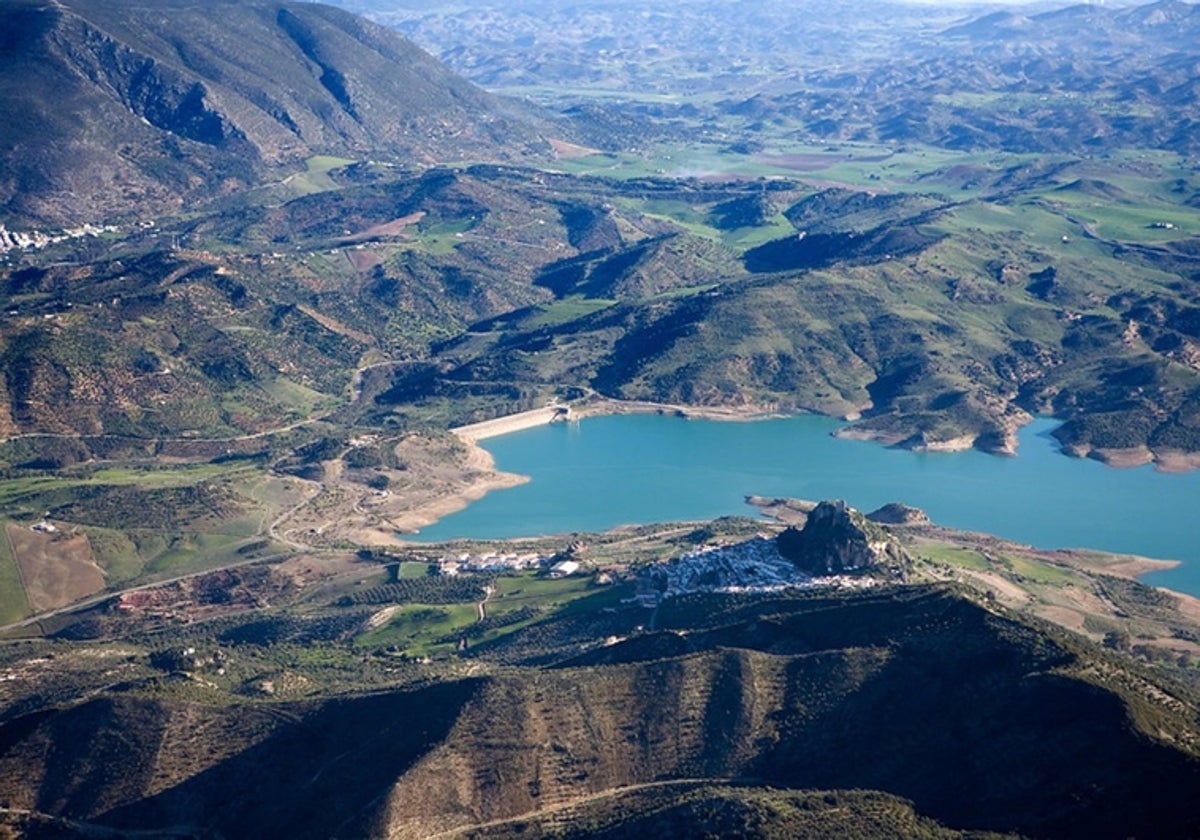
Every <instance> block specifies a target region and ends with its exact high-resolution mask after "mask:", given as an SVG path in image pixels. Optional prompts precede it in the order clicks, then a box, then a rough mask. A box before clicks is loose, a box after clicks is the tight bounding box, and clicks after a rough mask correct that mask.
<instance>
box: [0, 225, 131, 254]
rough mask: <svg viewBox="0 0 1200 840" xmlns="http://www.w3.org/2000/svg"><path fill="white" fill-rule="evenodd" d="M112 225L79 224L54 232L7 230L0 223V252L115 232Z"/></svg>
mask: <svg viewBox="0 0 1200 840" xmlns="http://www.w3.org/2000/svg"><path fill="white" fill-rule="evenodd" d="M116 232H117V229H116V228H115V227H113V226H112V225H87V224H85V225H80V226H79V227H73V228H67V229H65V230H60V231H56V232H54V233H45V232H43V231H40V230H9V229H8V228H6V227H5V226H4V225H2V224H0V254H7V253H8V252H9V251H17V250H24V249H27V248H28V249H33V248H45V247H46V246H47V245H53V244H55V243H56V242H66V241H67V240H68V239H78V238H79V237H81V236H99V235H100V234H102V233H116Z"/></svg>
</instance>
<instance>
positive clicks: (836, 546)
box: [777, 501, 908, 576]
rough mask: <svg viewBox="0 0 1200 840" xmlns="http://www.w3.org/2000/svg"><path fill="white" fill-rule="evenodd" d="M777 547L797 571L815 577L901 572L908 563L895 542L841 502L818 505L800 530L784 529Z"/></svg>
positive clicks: (902, 551) (778, 539)
mask: <svg viewBox="0 0 1200 840" xmlns="http://www.w3.org/2000/svg"><path fill="white" fill-rule="evenodd" d="M777 545H778V548H779V553H780V554H781V555H783V556H784V557H785V558H787V559H789V560H791V561H792V562H793V563H795V564H796V566H797V567H798V568H799V569H800V570H801V571H803V572H805V573H806V574H810V575H817V576H820V575H841V574H847V573H850V574H857V573H863V572H867V571H871V570H875V569H880V570H882V569H889V570H893V571H900V572H902V570H903V569H904V567H905V566H906V565H907V562H908V558H907V556H906V555H905V553H904V550H903V549H902V548H901V547H900V546H899V544H897V543H896V541H895V540H893V539H892V538H891V537H889V536H888V535H887V533H886V532H884V531H883V530H882V529H881V528H879V527H878V526H877V525H875V524H874V523H873V522H871V521H870V520H868V519H867V517H866V516H864V515H863V514H861V513H859V512H858V511H857V510H855V509H854V508H852V507H850V506H849V505H847V504H846V503H845V502H843V501H832V502H821V503H820V504H819V505H817V506H816V508H814V509H813V511H812V513H810V514H809V515H808V521H807V522H806V523H805V524H804V528H803V529H797V528H794V527H793V528H788V529H787V530H786V531H784V532H783V533H781V534H780V535H779V537H778V538H777Z"/></svg>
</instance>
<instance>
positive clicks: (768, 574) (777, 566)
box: [638, 534, 878, 606]
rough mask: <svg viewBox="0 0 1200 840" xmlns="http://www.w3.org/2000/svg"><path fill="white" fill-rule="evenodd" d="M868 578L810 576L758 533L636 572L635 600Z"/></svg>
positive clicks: (867, 579)
mask: <svg viewBox="0 0 1200 840" xmlns="http://www.w3.org/2000/svg"><path fill="white" fill-rule="evenodd" d="M877 584H878V581H877V580H876V579H875V578H874V577H871V576H864V575H856V574H843V575H821V576H819V577H814V576H812V575H808V574H805V573H804V572H802V571H800V569H798V568H796V564H795V563H793V562H792V561H791V560H788V559H787V558H785V557H783V556H782V555H781V554H780V553H779V548H778V546H777V545H776V542H775V539H774V538H772V537H767V536H765V535H763V534H759V535H758V536H756V537H753V538H751V539H749V540H746V541H744V542H739V543H734V544H732V545H706V546H701V547H699V548H696V549H694V550H692V551H689V552H688V553H687V554H684V555H681V556H679V557H676V558H673V559H671V560H668V561H666V562H663V563H655V564H653V565H650V566H647V567H645V568H643V569H642V570H641V574H640V575H639V592H638V600H639V601H641V602H642V603H643V604H644V605H645V606H655V605H656V604H657V603H658V602H660V601H663V600H665V599H667V598H673V597H676V596H679V595H687V594H690V593H693V592H777V591H781V590H784V589H829V588H832V589H868V588H870V587H873V586H876V585H877Z"/></svg>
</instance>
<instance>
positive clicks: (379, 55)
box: [0, 0, 546, 224]
mask: <svg viewBox="0 0 1200 840" xmlns="http://www.w3.org/2000/svg"><path fill="white" fill-rule="evenodd" d="M0 55H3V57H4V58H3V61H0V112H2V113H3V114H5V119H4V120H3V121H2V123H0V221H3V220H5V218H6V217H7V218H8V219H9V220H12V219H16V220H28V221H32V222H38V223H42V224H67V223H73V224H78V223H81V222H88V221H94V220H100V219H108V218H110V217H113V216H120V215H127V214H129V213H131V212H134V211H135V210H136V212H137V213H139V214H147V215H148V214H151V213H154V212H156V211H162V210H170V209H178V208H180V207H182V206H186V205H188V204H189V203H191V202H194V201H195V200H198V199H203V198H207V197H211V196H213V195H220V194H227V193H231V192H235V191H237V190H239V189H241V188H244V187H246V186H250V185H255V184H258V183H260V182H261V181H263V179H266V178H269V177H272V176H274V174H275V173H278V172H280V171H281V169H282V168H284V167H289V168H290V169H291V170H295V169H296V168H298V167H299V165H300V164H301V162H302V161H303V160H304V159H306V158H308V157H309V156H311V155H317V154H322V155H337V156H350V157H353V158H362V157H366V156H370V155H373V154H377V155H381V156H385V157H387V158H391V159H395V160H399V161H403V162H413V163H422V164H428V163H432V162H437V161H448V160H456V159H461V158H472V159H497V160H504V159H508V158H513V157H527V156H529V155H530V154H531V153H537V152H539V151H543V150H544V149H545V148H546V146H545V140H544V137H543V133H542V132H543V127H542V126H540V125H539V123H538V122H537V120H536V119H535V118H534V117H533V116H532V115H531V114H530V113H528V112H527V111H525V110H522V108H521V107H519V106H515V105H513V104H511V103H508V102H505V101H503V100H500V99H498V98H496V97H493V96H491V95H489V94H487V93H485V92H484V91H482V90H480V89H479V88H477V87H475V86H474V85H472V84H470V83H468V82H466V81H464V80H463V79H462V78H460V77H459V76H457V75H455V74H454V73H453V72H451V71H449V70H447V69H446V68H444V67H443V66H442V65H441V64H439V63H438V62H437V61H435V60H434V59H432V58H431V57H430V56H428V55H427V54H426V53H424V52H423V51H422V50H420V49H418V48H417V47H415V46H414V45H413V44H411V43H410V42H409V41H407V40H406V39H405V38H404V37H403V36H401V35H399V34H398V33H396V32H393V31H391V30H388V29H385V28H384V27H381V26H377V25H375V24H372V23H370V22H368V21H366V20H364V19H362V18H359V17H356V16H354V15H351V14H349V13H347V12H344V11H341V10H339V9H335V8H332V7H328V6H320V5H315V4H308V3H287V2H251V3H242V2H229V0H218V2H214V3H190V2H184V0H165V2H161V3H154V4H140V3H130V2H126V0H117V2H110V1H109V0H104V2H99V0H67V2H43V1H42V0H14V2H6V3H4V4H3V5H0ZM277 177H283V176H282V175H278V176H277Z"/></svg>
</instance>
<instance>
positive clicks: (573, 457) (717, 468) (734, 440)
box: [417, 414, 1200, 595]
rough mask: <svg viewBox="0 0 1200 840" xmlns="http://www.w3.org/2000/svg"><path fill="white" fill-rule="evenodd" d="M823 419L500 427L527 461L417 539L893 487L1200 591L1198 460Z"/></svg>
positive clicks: (938, 515)
mask: <svg viewBox="0 0 1200 840" xmlns="http://www.w3.org/2000/svg"><path fill="white" fill-rule="evenodd" d="M839 425H840V424H839V423H838V421H835V420H831V419H829V418H824V417H813V416H803V417H788V418H781V419H774V420H762V421H756V422H746V423H730V422H717V421H707V420H685V419H681V418H678V417H670V416H659V415H648V414H632V415H617V416H608V417H591V418H587V419H585V420H583V421H582V422H580V423H573V424H556V425H548V426H543V427H538V428H536V429H529V430H526V431H522V432H514V433H512V434H509V435H503V436H501V437H496V438H491V439H489V440H486V441H484V442H483V446H484V447H485V448H486V449H487V450H488V451H489V452H491V453H492V455H493V456H494V457H495V459H496V465H497V467H498V468H499V469H501V470H504V471H506V472H515V473H521V474H524V475H528V476H531V477H532V480H531V481H530V482H529V483H527V484H523V485H521V486H519V487H514V488H512V489H508V490H500V491H496V492H493V493H490V494H488V495H487V496H485V497H484V498H483V499H481V500H480V501H478V502H475V503H473V504H472V505H470V506H469V507H468V508H466V509H465V510H463V511H461V512H459V513H456V514H453V515H451V516H448V517H446V518H445V519H443V520H441V521H440V522H437V523H435V524H434V525H431V526H430V527H428V528H425V529H423V530H422V531H421V533H420V534H419V535H418V537H417V539H420V540H431V541H434V540H448V539H455V538H459V537H469V538H476V539H501V538H507V537H517V536H531V535H537V534H561V533H569V532H573V531H602V530H606V529H609V528H613V527H615V526H617V525H622V524H634V523H638V524H640V523H649V522H663V521H668V520H695V519H712V518H715V517H718V516H724V515H727V514H750V515H753V514H754V513H755V511H754V509H752V508H750V507H748V506H747V505H746V504H745V502H744V499H745V497H746V496H747V495H750V494H757V495H762V496H790V497H794V498H801V499H814V500H817V499H835V498H836V499H845V500H846V501H847V502H849V503H850V504H851V505H853V506H854V507H857V508H859V509H861V510H864V511H870V510H874V509H875V508H877V507H879V506H880V505H883V504H885V503H887V502H892V501H897V502H904V503H905V504H909V505H913V506H916V507H920V508H922V509H924V510H925V511H926V512H927V513H928V514H929V515H930V517H932V518H933V520H934V521H935V522H937V523H938V524H940V525H946V526H949V527H952V528H964V529H970V530H976V531H986V532H989V533H993V534H996V535H998V536H1001V537H1004V538H1006V539H1010V540H1014V541H1017V542H1022V543H1028V544H1031V545H1035V546H1037V547H1039V548H1097V549H1103V550H1106V551H1114V552H1121V553H1128V554H1140V555H1143V556H1146V557H1156V558H1161V559H1169V560H1180V561H1182V565H1181V566H1180V567H1179V568H1177V569H1173V570H1170V571H1167V572H1157V573H1154V574H1152V575H1149V576H1147V578H1146V581H1147V582H1149V583H1153V584H1156V585H1161V586H1168V587H1171V588H1173V589H1177V590H1180V591H1182V592H1189V593H1191V594H1195V595H1200V472H1191V473H1183V474H1169V473H1160V472H1156V471H1155V470H1154V469H1153V468H1152V467H1148V466H1147V467H1138V468H1135V469H1113V468H1112V467H1107V466H1105V465H1103V464H1100V463H1098V462H1096V461H1091V460H1086V459H1083V460H1081V459H1077V458H1068V457H1065V456H1063V455H1062V454H1061V453H1060V452H1059V448H1058V443H1057V441H1056V440H1055V439H1054V438H1053V437H1051V436H1050V431H1051V430H1052V429H1054V428H1055V426H1056V425H1057V422H1056V421H1053V420H1044V419H1043V420H1036V421H1035V422H1033V423H1031V424H1030V425H1028V426H1026V427H1025V428H1024V429H1022V430H1021V432H1020V454H1019V456H1018V457H1016V458H1002V457H996V456H992V455H985V454H983V453H981V452H975V451H969V452H954V453H918V452H908V451H906V450H900V449H891V448H888V447H885V446H880V445H878V444H875V443H867V442H862V441H850V440H839V439H838V438H835V437H833V436H832V435H831V432H833V431H834V430H835V429H837V428H838V426H839Z"/></svg>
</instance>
